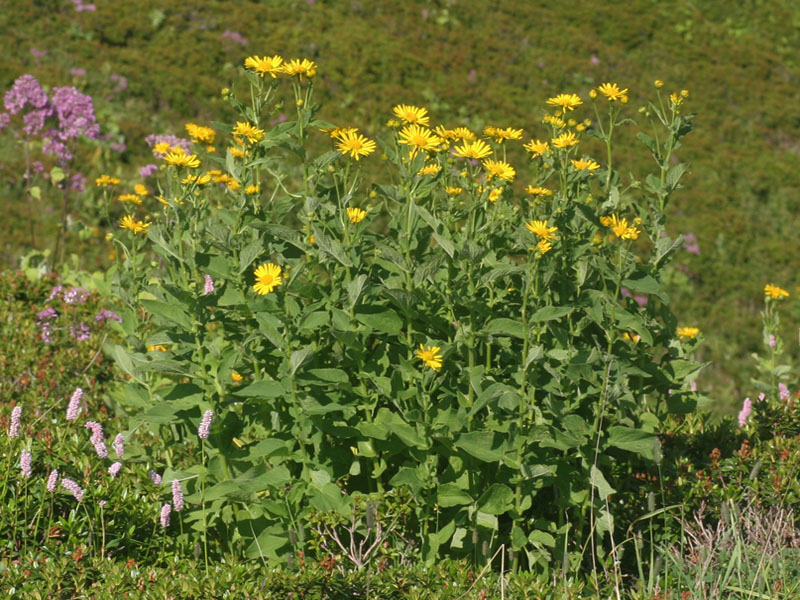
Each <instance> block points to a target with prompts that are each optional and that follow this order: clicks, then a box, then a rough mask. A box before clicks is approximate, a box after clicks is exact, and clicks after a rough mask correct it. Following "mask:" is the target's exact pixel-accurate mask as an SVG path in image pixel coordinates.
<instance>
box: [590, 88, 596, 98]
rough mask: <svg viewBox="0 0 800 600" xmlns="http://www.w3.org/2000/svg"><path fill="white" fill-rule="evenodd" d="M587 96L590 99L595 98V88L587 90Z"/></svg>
mask: <svg viewBox="0 0 800 600" xmlns="http://www.w3.org/2000/svg"><path fill="white" fill-rule="evenodd" d="M589 98H591V99H592V100H594V99H595V98H597V90H595V89H591V90H589Z"/></svg>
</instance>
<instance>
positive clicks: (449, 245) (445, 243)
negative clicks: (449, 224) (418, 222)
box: [432, 232, 456, 258]
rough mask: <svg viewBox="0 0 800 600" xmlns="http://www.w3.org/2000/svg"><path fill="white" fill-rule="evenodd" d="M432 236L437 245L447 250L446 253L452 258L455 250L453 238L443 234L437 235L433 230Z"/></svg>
mask: <svg viewBox="0 0 800 600" xmlns="http://www.w3.org/2000/svg"><path fill="white" fill-rule="evenodd" d="M432 237H433V239H434V240H436V243H437V244H439V247H440V248H441V249H442V250H444V251H445V252H447V255H448V256H449V257H450V258H453V256H454V255H455V252H456V247H455V244H453V240H451V239H450V238H448V237H445V236H443V235H439V234H438V233H436V232H433V234H432Z"/></svg>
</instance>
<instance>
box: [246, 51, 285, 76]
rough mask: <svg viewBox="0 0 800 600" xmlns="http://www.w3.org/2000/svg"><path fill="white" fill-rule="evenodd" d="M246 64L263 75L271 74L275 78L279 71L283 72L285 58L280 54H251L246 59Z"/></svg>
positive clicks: (248, 67)
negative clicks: (263, 55) (262, 55)
mask: <svg viewBox="0 0 800 600" xmlns="http://www.w3.org/2000/svg"><path fill="white" fill-rule="evenodd" d="M244 66H245V68H247V69H250V70H251V71H255V72H256V73H258V74H259V75H261V77H264V75H271V76H272V77H273V78H275V77H277V76H278V74H279V73H283V59H282V58H281V57H280V56H278V55H277V54H276V55H275V56H271V57H270V56H265V57H264V58H261V57H259V56H249V57H247V58H246V59H244Z"/></svg>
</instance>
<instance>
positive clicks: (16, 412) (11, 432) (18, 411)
mask: <svg viewBox="0 0 800 600" xmlns="http://www.w3.org/2000/svg"><path fill="white" fill-rule="evenodd" d="M21 416H22V407H21V406H15V407H14V409H13V410H12V411H11V424H10V425H9V426H8V437H12V438H15V437H19V418H20V417H21Z"/></svg>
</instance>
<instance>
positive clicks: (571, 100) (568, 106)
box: [547, 94, 583, 115]
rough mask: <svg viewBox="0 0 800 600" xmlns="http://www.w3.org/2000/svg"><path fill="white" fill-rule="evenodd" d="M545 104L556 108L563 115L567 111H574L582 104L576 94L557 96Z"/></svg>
mask: <svg viewBox="0 0 800 600" xmlns="http://www.w3.org/2000/svg"><path fill="white" fill-rule="evenodd" d="M547 104H549V105H550V106H558V107H559V108H560V109H561V114H562V115H563V114H564V113H566V112H567V111H568V110H575V108H577V107H578V106H580V105H581V104H583V100H581V97H580V96H578V94H559V95H558V96H555V97H553V98H549V99H548V100H547Z"/></svg>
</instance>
